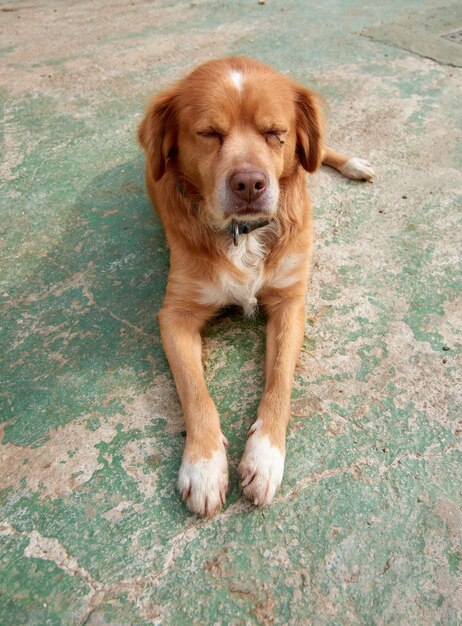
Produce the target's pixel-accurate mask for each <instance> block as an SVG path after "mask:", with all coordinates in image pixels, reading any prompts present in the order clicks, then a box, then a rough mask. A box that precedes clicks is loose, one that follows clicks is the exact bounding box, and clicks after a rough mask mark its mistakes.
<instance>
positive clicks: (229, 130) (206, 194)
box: [139, 58, 322, 227]
mask: <svg viewBox="0 0 462 626" xmlns="http://www.w3.org/2000/svg"><path fill="white" fill-rule="evenodd" d="M321 132H322V124H321V116H320V112H319V108H318V105H317V102H316V97H315V96H314V94H312V93H311V92H310V91H308V90H307V89H305V88H304V87H301V86H300V85H297V84H296V83H294V82H293V81H290V80H289V79H287V78H285V77H284V76H282V75H280V74H278V73H277V72H275V71H274V70H272V69H270V68H268V67H267V66H265V65H263V64H260V63H257V62H255V61H250V60H248V59H243V58H232V59H225V60H221V61H212V62H210V63H207V64H205V65H202V66H200V67H199V68H198V69H196V70H195V71H194V72H192V74H190V75H189V76H188V77H186V78H185V79H183V80H182V81H180V82H179V83H177V85H175V86H174V87H173V88H172V89H171V90H170V91H168V92H165V93H163V94H161V95H160V96H158V97H157V98H155V99H154V101H153V102H152V103H151V106H150V108H149V110H148V113H147V115H146V117H145V119H144V121H143V122H142V124H141V126H140V129H139V139H140V142H141V144H142V145H143V147H144V148H145V149H146V151H147V156H148V160H149V164H150V167H151V171H152V175H153V177H154V179H155V180H159V179H160V178H161V177H162V176H163V175H164V173H165V171H166V170H168V169H169V168H170V169H171V170H172V171H174V172H175V173H176V175H177V176H178V179H179V180H180V182H181V181H182V180H183V179H186V181H188V184H189V185H192V186H193V189H194V190H197V193H198V194H200V196H201V198H202V199H203V201H204V207H205V212H206V215H207V218H208V219H209V221H210V222H211V223H212V224H213V225H215V226H217V227H222V226H224V225H226V224H227V223H229V222H230V221H231V220H244V221H249V220H254V219H260V218H266V219H268V218H271V217H273V216H274V215H275V213H276V212H277V208H278V201H279V193H280V183H281V181H283V180H284V179H285V178H288V177H289V176H290V175H291V174H293V172H294V170H295V169H296V168H297V167H299V166H300V165H301V166H302V167H304V168H305V169H306V170H307V171H310V172H311V171H314V170H315V169H316V168H317V167H318V165H319V162H320V159H321ZM194 193H196V191H194Z"/></svg>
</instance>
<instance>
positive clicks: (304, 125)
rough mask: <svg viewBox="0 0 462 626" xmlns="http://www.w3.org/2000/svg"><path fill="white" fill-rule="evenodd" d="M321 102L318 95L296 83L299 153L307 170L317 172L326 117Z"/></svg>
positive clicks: (301, 161) (300, 159)
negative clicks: (324, 117)
mask: <svg viewBox="0 0 462 626" xmlns="http://www.w3.org/2000/svg"><path fill="white" fill-rule="evenodd" d="M320 104H321V99H320V97H319V96H318V95H316V94H315V93H313V92H312V91H310V90H309V89H306V88H305V87H302V86H301V85H296V87H295V108H296V127H297V155H298V159H299V161H300V164H301V165H302V167H303V168H304V169H305V170H306V171H307V172H315V171H316V170H317V169H318V167H319V166H320V165H321V158H322V148H323V134H324V119H323V115H322V111H321V106H320Z"/></svg>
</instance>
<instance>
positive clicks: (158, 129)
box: [138, 89, 178, 181]
mask: <svg viewBox="0 0 462 626" xmlns="http://www.w3.org/2000/svg"><path fill="white" fill-rule="evenodd" d="M175 101H176V91H175V90H174V89H171V90H169V91H165V92H163V93H161V94H159V95H157V96H155V97H154V98H153V99H152V100H151V102H150V103H149V106H148V109H147V111H146V115H145V116H144V119H143V121H142V122H141V124H140V125H139V127H138V141H139V142H140V144H141V146H142V147H143V148H144V149H145V151H146V156H147V159H148V164H149V166H150V167H151V171H152V175H153V178H154V180H156V181H157V180H160V179H161V178H162V176H163V175H164V173H165V168H166V164H167V161H168V159H171V158H172V157H173V156H175V154H176V144H177V135H178V124H177V116H176V110H175Z"/></svg>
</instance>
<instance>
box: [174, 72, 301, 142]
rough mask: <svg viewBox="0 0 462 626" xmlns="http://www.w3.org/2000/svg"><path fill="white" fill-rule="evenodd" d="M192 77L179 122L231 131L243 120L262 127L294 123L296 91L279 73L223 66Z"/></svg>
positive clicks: (196, 127)
mask: <svg viewBox="0 0 462 626" xmlns="http://www.w3.org/2000/svg"><path fill="white" fill-rule="evenodd" d="M232 72H234V74H233V73H232ZM191 78H192V77H188V80H187V81H185V83H184V85H183V89H182V90H181V92H180V98H179V119H180V124H181V125H184V126H185V127H186V128H188V129H190V130H196V131H197V130H205V129H207V128H208V127H210V128H217V129H222V130H223V131H224V132H229V131H230V130H231V129H232V128H233V127H234V126H236V125H242V124H243V123H245V124H250V125H253V126H255V127H257V128H259V129H264V128H268V129H269V128H271V127H273V126H276V127H281V128H284V127H287V129H288V128H289V127H290V126H292V125H293V122H294V120H295V105H294V100H295V98H294V91H293V88H292V85H291V83H290V82H289V81H288V80H287V79H285V78H284V77H283V76H280V75H278V74H277V73H272V74H269V75H265V74H261V72H259V71H258V70H257V71H255V70H254V71H248V72H246V71H245V70H240V71H239V72H237V70H228V69H224V70H222V71H220V72H209V73H206V74H205V75H199V76H196V77H195V78H194V80H191Z"/></svg>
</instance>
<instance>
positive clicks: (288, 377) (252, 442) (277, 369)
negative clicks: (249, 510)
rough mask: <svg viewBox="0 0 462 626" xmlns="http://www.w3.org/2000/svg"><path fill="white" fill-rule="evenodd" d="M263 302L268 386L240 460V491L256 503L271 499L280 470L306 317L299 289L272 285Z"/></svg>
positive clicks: (282, 463) (278, 480)
mask: <svg viewBox="0 0 462 626" xmlns="http://www.w3.org/2000/svg"><path fill="white" fill-rule="evenodd" d="M300 291H301V292H303V291H304V289H303V288H302V289H301V290H300ZM263 302H264V305H265V308H266V311H267V314H268V325H267V334H266V386H265V392H264V395H263V398H262V401H261V403H260V406H259V408H258V419H257V421H256V422H255V423H254V424H253V425H252V427H251V429H250V431H249V436H248V440H247V444H246V446H245V450H244V454H243V457H242V460H241V462H240V464H239V475H240V477H241V485H242V488H243V491H244V494H245V495H246V496H247V497H248V498H249V499H250V500H251V501H252V502H253V503H254V504H256V505H259V506H265V505H267V504H270V502H271V501H272V499H273V497H274V494H275V493H276V491H277V490H278V488H279V486H280V484H281V481H282V476H283V473H284V457H285V440H286V430H287V424H288V422H289V417H290V396H291V391H292V386H293V378H294V371H295V366H296V363H297V359H298V356H299V353H300V348H301V345H302V341H303V334H304V320H305V302H304V295H302V293H298V294H296V295H293V292H292V294H288V293H284V292H283V291H279V292H274V291H273V292H272V294H271V295H270V296H267V297H266V298H265V299H264V300H263Z"/></svg>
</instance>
